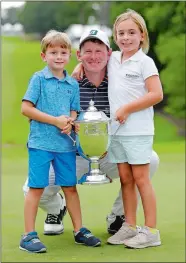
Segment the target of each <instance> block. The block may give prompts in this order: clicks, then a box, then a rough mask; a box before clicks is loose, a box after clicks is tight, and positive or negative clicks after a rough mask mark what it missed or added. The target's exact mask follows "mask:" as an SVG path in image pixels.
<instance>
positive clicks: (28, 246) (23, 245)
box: [19, 232, 46, 253]
mask: <svg viewBox="0 0 186 263" xmlns="http://www.w3.org/2000/svg"><path fill="white" fill-rule="evenodd" d="M19 248H20V249H21V250H24V251H27V252H31V253H43V252H46V247H45V245H43V243H41V241H40V240H39V238H38V236H37V232H30V233H28V234H27V235H23V236H22V239H21V241H20V245H19Z"/></svg>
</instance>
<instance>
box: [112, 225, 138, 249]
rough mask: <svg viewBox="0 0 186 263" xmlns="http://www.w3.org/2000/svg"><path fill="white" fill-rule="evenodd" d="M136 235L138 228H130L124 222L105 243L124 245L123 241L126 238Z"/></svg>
mask: <svg viewBox="0 0 186 263" xmlns="http://www.w3.org/2000/svg"><path fill="white" fill-rule="evenodd" d="M137 234H138V228H137V227H136V228H134V227H132V226H130V225H129V224H128V223H127V222H124V223H123V225H122V227H121V228H120V229H119V230H118V232H117V233H116V234H114V235H113V236H111V237H109V239H108V240H107V243H109V244H112V245H121V244H124V241H125V240H126V239H128V238H132V237H134V236H136V235H137Z"/></svg>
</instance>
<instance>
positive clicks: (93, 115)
mask: <svg viewBox="0 0 186 263" xmlns="http://www.w3.org/2000/svg"><path fill="white" fill-rule="evenodd" d="M109 121H110V119H109V118H108V117H107V116H106V114H105V113H104V112H103V111H98V110H97V108H96V107H95V106H94V101H92V100H91V101H90V102H89V107H88V109H87V110H86V111H81V112H80V114H79V116H78V118H77V120H76V121H75V123H77V124H79V125H80V130H79V132H78V136H79V142H80V147H81V149H82V151H83V155H84V156H86V157H88V159H89V161H90V171H89V173H88V175H87V177H86V181H85V182H84V183H83V184H91V185H96V184H107V183H111V182H112V180H111V179H110V178H109V177H108V176H107V175H106V174H105V173H103V172H102V171H101V170H100V167H99V159H100V158H101V157H103V156H104V154H105V153H106V150H107V146H108V124H109Z"/></svg>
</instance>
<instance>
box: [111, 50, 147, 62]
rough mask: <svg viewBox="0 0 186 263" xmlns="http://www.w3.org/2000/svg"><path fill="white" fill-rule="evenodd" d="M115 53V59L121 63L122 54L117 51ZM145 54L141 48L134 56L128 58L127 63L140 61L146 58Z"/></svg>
mask: <svg viewBox="0 0 186 263" xmlns="http://www.w3.org/2000/svg"><path fill="white" fill-rule="evenodd" d="M114 53H115V58H116V59H117V60H118V61H119V62H120V61H121V56H122V52H120V51H116V52H114ZM144 54H145V53H144V52H143V50H142V48H140V49H139V50H138V51H137V52H136V53H135V54H134V55H133V56H131V57H130V58H128V59H127V60H126V61H128V60H132V61H139V60H141V58H142V57H143V56H144Z"/></svg>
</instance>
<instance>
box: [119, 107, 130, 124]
mask: <svg viewBox="0 0 186 263" xmlns="http://www.w3.org/2000/svg"><path fill="white" fill-rule="evenodd" d="M129 114H130V113H129V112H128V111H127V106H122V107H120V108H119V109H118V110H117V111H116V121H119V123H120V124H123V123H125V121H126V119H127V118H128V116H129Z"/></svg>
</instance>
